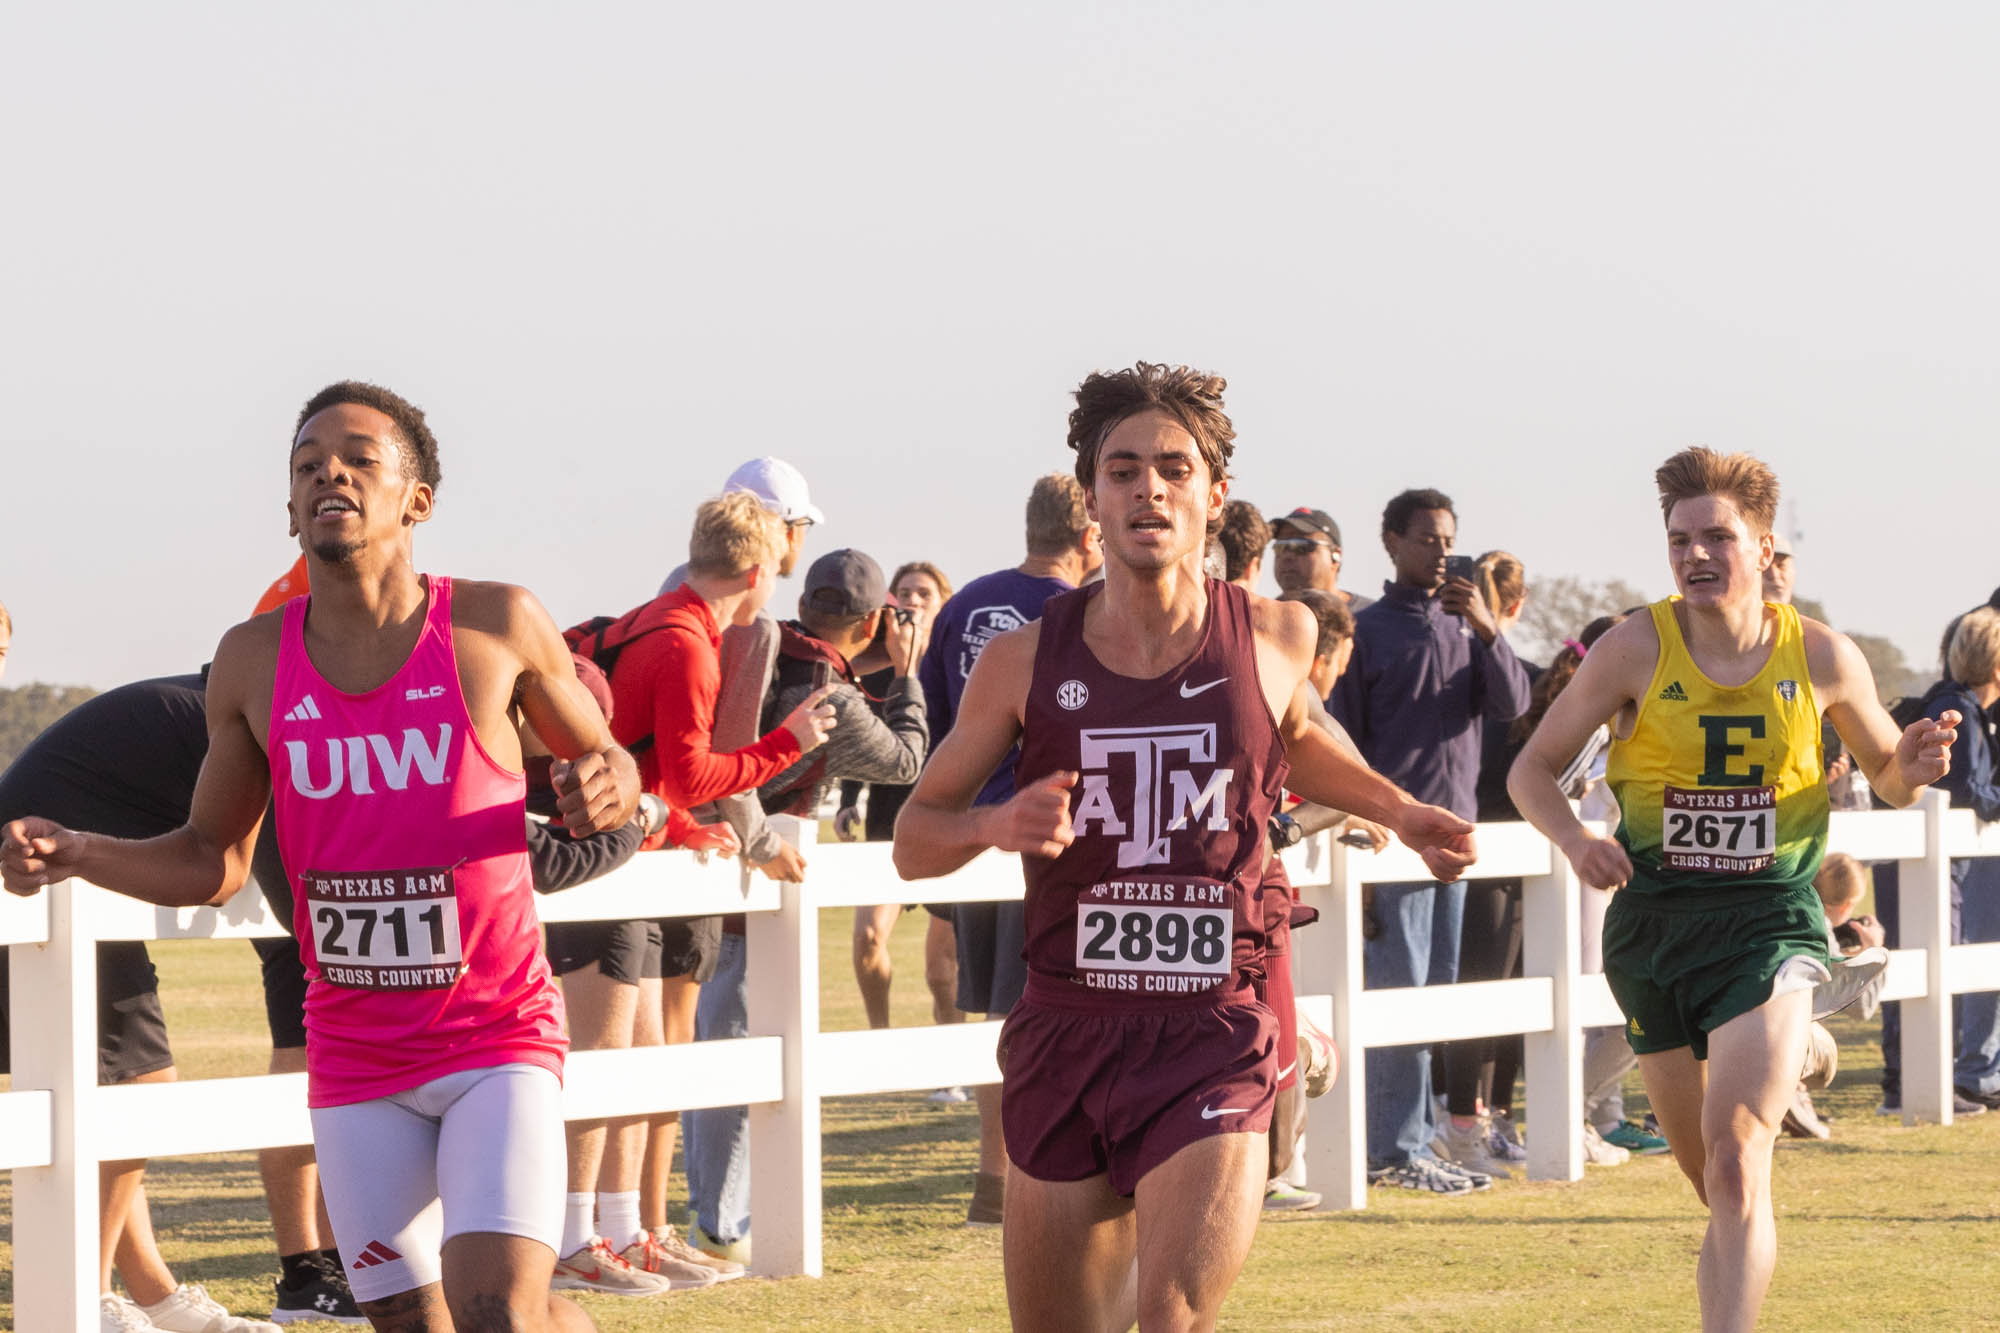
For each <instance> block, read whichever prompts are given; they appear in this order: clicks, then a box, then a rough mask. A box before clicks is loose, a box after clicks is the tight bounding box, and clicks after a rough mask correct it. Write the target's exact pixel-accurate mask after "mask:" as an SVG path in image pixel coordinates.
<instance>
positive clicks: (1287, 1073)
mask: <svg viewBox="0 0 2000 1333" xmlns="http://www.w3.org/2000/svg"><path fill="white" fill-rule="evenodd" d="M1298 1067H1299V1062H1298V1061H1297V1060H1294V1061H1292V1062H1291V1063H1290V1064H1288V1065H1286V1066H1285V1067H1284V1068H1283V1069H1280V1070H1279V1071H1278V1077H1277V1080H1276V1081H1277V1082H1279V1083H1283V1082H1284V1081H1285V1080H1286V1079H1288V1078H1290V1077H1291V1076H1292V1071H1293V1070H1294V1069H1297V1068H1298Z"/></svg>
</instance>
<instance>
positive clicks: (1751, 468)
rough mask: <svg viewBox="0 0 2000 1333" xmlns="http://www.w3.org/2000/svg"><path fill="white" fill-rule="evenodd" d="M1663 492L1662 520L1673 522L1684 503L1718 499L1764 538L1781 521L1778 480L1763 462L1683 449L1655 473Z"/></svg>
mask: <svg viewBox="0 0 2000 1333" xmlns="http://www.w3.org/2000/svg"><path fill="white" fill-rule="evenodd" d="M1653 482H1654V484H1655V485H1657V486H1658V487H1659V488H1660V517H1661V518H1671V517H1672V516H1673V512H1674V506H1675V505H1677V504H1679V503H1680V502H1681V501H1683V500H1693V499H1697V498H1699V497H1701V496H1704V495H1719V496H1721V497H1722V498H1723V499H1725V500H1727V501H1729V502H1730V503H1731V504H1733V505H1735V506H1736V510H1737V512H1738V513H1740V514H1742V515H1743V521H1744V522H1746V523H1748V524H1749V525H1750V527H1751V529H1752V530H1753V531H1755V532H1756V533H1758V534H1759V535H1762V534H1763V533H1766V532H1769V531H1770V530H1771V524H1772V522H1773V521H1774V520H1776V518H1777V517H1778V476H1777V474H1776V473H1775V472H1773V471H1771V469H1770V468H1769V467H1768V466H1766V465H1765V463H1764V460H1763V459H1761V458H1754V457H1752V456H1751V455H1749V454H1740V453H1739V454H1719V453H1717V452H1715V450H1713V449H1707V448H1703V447H1702V446H1701V445H1696V446H1695V447H1693V448H1692V449H1683V450H1681V451H1680V452H1679V453H1677V454H1675V455H1674V456H1673V457H1672V458H1669V459H1668V460H1667V461H1666V462H1664V463H1662V464H1660V467H1659V470H1658V471H1656V472H1654V473H1653Z"/></svg>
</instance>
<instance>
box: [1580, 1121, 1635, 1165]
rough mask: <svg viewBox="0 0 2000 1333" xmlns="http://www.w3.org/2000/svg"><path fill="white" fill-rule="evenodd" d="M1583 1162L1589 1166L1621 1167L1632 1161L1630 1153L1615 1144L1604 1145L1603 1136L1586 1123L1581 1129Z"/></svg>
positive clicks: (1595, 1127)
mask: <svg viewBox="0 0 2000 1333" xmlns="http://www.w3.org/2000/svg"><path fill="white" fill-rule="evenodd" d="M1583 1160H1584V1161H1585V1162H1586V1163H1587V1164H1589V1165H1591V1166H1623V1165H1625V1163H1627V1162H1629V1161H1631V1160H1632V1153H1631V1151H1630V1150H1629V1149H1626V1148H1621V1147H1619V1146H1618V1145H1617V1144H1615V1143H1606V1142H1605V1141H1604V1136H1603V1135H1602V1134H1600V1133H1598V1132H1597V1126H1595V1125H1592V1124H1589V1123H1586V1124H1585V1125H1584V1127H1583Z"/></svg>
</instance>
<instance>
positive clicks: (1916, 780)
mask: <svg viewBox="0 0 2000 1333" xmlns="http://www.w3.org/2000/svg"><path fill="white" fill-rule="evenodd" d="M1960 721H1962V719H1961V718H1960V717H1959V715H1958V713H1957V712H1956V711H1955V710H1953V709H1950V708H1947V709H1945V710H1944V716H1943V717H1940V718H1936V719H1932V718H1928V717H1920V718H1918V719H1917V720H1916V721H1915V722H1912V723H1911V724H1910V725H1909V726H1908V727H1905V728H1904V729H1903V739H1901V740H1900V741H1897V742H1896V768H1897V771H1898V772H1900V773H1901V774H1902V775H1903V781H1905V782H1907V783H1909V784H1910V788H1911V789H1912V790H1915V789H1916V788H1918V787H1927V786H1929V785H1930V784H1931V783H1933V782H1936V781H1937V780H1938V779H1939V778H1941V777H1943V776H1944V775H1945V774H1946V773H1947V772H1949V771H1950V769H1951V743H1952V742H1953V741H1955V740H1957V739H1958V724H1959V722H1960Z"/></svg>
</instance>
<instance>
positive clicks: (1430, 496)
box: [1382, 486, 1458, 537]
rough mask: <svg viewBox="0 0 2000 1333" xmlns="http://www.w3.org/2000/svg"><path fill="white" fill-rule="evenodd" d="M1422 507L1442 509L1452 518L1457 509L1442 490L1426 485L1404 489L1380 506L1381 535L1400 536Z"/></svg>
mask: <svg viewBox="0 0 2000 1333" xmlns="http://www.w3.org/2000/svg"><path fill="white" fill-rule="evenodd" d="M1423 509H1442V510H1444V512H1445V513H1447V514H1450V515H1451V516H1452V517H1453V518H1457V517H1458V511H1457V510H1456V509H1453V508H1452V507H1451V497H1450V496H1449V495H1446V494H1445V493H1444V492H1443V491H1439V490H1433V489H1432V488H1430V487H1428V486H1426V487H1424V488H1423V489H1422V490H1414V491H1404V492H1403V493H1402V494H1400V495H1398V496H1396V497H1395V498H1393V499H1391V500H1390V501H1389V503H1388V504H1386V505H1384V506H1383V507H1382V535H1383V536H1384V537H1387V536H1389V535H1390V534H1391V533H1394V534H1395V535H1396V536H1398V537H1400V536H1402V535H1403V534H1404V533H1405V532H1407V531H1409V527H1410V520H1411V519H1413V518H1415V517H1416V516H1417V512H1418V511H1419V510H1423Z"/></svg>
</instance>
